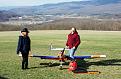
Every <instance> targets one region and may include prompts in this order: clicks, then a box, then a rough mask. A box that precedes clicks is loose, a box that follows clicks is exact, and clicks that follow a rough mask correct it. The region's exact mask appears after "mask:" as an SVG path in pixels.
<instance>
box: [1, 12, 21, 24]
mask: <svg viewBox="0 0 121 79" xmlns="http://www.w3.org/2000/svg"><path fill="white" fill-rule="evenodd" d="M17 16H19V15H17V14H16V13H13V12H10V11H0V22H1V21H8V20H9V18H11V17H17Z"/></svg>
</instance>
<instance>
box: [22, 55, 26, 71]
mask: <svg viewBox="0 0 121 79" xmlns="http://www.w3.org/2000/svg"><path fill="white" fill-rule="evenodd" d="M25 60H26V59H25V55H24V54H22V69H24V68H25V66H24V65H25Z"/></svg>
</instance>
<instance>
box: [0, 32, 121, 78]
mask: <svg viewBox="0 0 121 79" xmlns="http://www.w3.org/2000/svg"><path fill="white" fill-rule="evenodd" d="M68 33H69V31H63V30H61V31H59V30H55V31H48V30H46V31H44V30H43V31H31V32H30V38H31V43H32V44H31V47H32V52H33V53H34V54H37V55H53V56H56V55H57V52H58V51H50V50H49V44H50V43H53V45H54V47H64V46H65V42H66V35H67V34H68ZM79 35H80V36H81V40H82V41H81V45H80V46H79V48H78V50H77V52H76V55H91V54H105V55H107V58H102V59H86V60H85V61H86V64H85V66H84V65H83V66H82V67H84V68H86V69H87V70H88V71H100V72H101V73H100V74H74V73H72V72H68V70H67V68H68V65H64V69H63V70H59V67H58V66H56V65H53V66H52V67H49V66H47V65H46V64H47V63H49V62H50V60H41V59H38V58H29V68H30V69H28V70H21V58H20V57H18V56H17V54H16V46H17V41H18V36H19V32H18V31H14V32H11V31H10V32H0V79H121V32H119V31H117V32H115V31H81V30H80V31H79ZM55 63H58V62H57V61H56V62H55ZM40 64H41V65H40Z"/></svg>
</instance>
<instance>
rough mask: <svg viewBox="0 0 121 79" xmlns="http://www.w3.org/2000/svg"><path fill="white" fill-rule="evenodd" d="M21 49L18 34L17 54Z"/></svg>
mask: <svg viewBox="0 0 121 79" xmlns="http://www.w3.org/2000/svg"><path fill="white" fill-rule="evenodd" d="M20 49H21V37H20V36H19V40H18V46H17V51H16V52H17V54H19V51H20Z"/></svg>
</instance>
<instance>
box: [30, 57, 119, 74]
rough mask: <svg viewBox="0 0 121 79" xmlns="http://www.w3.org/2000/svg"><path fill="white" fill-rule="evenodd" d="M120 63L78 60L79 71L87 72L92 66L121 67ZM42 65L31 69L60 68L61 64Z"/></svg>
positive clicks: (117, 61) (116, 60)
mask: <svg viewBox="0 0 121 79" xmlns="http://www.w3.org/2000/svg"><path fill="white" fill-rule="evenodd" d="M119 62H121V59H110V60H101V61H96V62H88V61H85V60H77V64H78V69H77V70H78V71H83V72H87V69H89V66H91V65H96V66H121V64H117V63H119ZM40 65H41V66H39V67H31V68H30V69H35V68H46V67H55V66H59V65H60V63H40ZM63 65H67V66H68V65H69V62H65V63H63ZM63 69H67V68H63ZM94 72H95V71H94Z"/></svg>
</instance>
